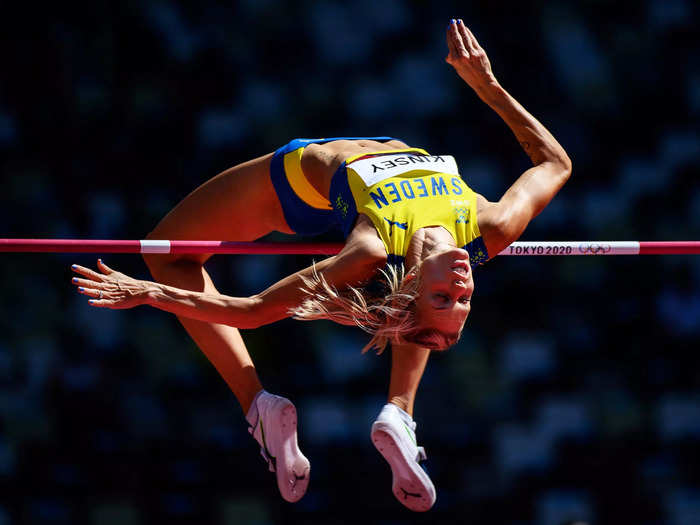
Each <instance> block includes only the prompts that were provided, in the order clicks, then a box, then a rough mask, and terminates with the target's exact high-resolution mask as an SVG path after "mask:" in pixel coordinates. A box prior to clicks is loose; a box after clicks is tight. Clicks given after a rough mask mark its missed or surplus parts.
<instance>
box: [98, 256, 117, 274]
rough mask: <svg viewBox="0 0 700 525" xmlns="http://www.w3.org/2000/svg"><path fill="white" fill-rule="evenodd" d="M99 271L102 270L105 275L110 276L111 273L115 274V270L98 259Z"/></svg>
mask: <svg viewBox="0 0 700 525" xmlns="http://www.w3.org/2000/svg"><path fill="white" fill-rule="evenodd" d="M97 269H98V270H100V271H101V272H102V273H104V274H105V275H109V274H110V273H114V270H112V269H111V268H110V267H109V266H107V265H106V264H105V263H103V262H102V259H97Z"/></svg>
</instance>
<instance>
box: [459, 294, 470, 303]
mask: <svg viewBox="0 0 700 525" xmlns="http://www.w3.org/2000/svg"><path fill="white" fill-rule="evenodd" d="M469 301H471V297H467V296H466V295H463V296H462V297H460V298H459V302H460V303H462V304H467V303H468V302H469Z"/></svg>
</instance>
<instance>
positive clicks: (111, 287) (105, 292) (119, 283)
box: [71, 259, 149, 309]
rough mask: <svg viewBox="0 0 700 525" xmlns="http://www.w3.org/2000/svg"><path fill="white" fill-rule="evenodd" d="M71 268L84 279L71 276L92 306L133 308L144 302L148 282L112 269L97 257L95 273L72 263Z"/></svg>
mask: <svg viewBox="0 0 700 525" xmlns="http://www.w3.org/2000/svg"><path fill="white" fill-rule="evenodd" d="M71 269H72V270H73V271H74V272H75V273H78V274H80V275H82V276H83V277H85V279H79V278H78V277H74V278H73V281H72V282H73V284H75V285H76V286H78V292H79V293H81V294H83V295H87V296H88V297H90V298H91V299H90V300H89V301H88V302H89V303H90V304H91V305H92V306H99V307H104V308H119V309H121V308H133V307H134V306H138V305H140V304H145V303H146V298H147V292H148V284H149V283H148V282H147V281H139V280H137V279H134V278H132V277H129V276H128V275H125V274H123V273H120V272H117V271H114V270H112V269H111V268H110V267H109V266H107V265H106V264H105V263H103V262H102V259H97V269H98V270H99V271H100V272H101V273H97V272H95V271H93V270H91V269H89V268H85V267H83V266H79V265H77V264H74V265H73V266H71Z"/></svg>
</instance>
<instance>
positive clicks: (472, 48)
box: [447, 20, 571, 256]
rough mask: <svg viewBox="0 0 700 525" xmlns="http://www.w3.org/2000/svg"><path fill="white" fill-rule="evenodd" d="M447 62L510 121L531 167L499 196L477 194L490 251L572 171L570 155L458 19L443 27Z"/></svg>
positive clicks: (517, 230) (518, 229)
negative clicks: (511, 88) (499, 78)
mask: <svg viewBox="0 0 700 525" xmlns="http://www.w3.org/2000/svg"><path fill="white" fill-rule="evenodd" d="M447 45H448V48H449V54H448V56H447V62H448V63H449V64H450V65H452V66H453V67H454V68H455V70H456V71H457V73H458V74H459V76H460V77H462V79H463V80H464V81H465V82H466V83H467V84H468V85H469V86H470V87H471V88H472V89H473V90H474V92H475V93H476V94H477V95H478V96H479V98H480V99H481V100H482V101H483V102H485V103H486V104H487V105H488V106H489V107H490V108H491V109H493V110H494V111H495V112H496V113H498V115H499V116H500V117H501V118H502V119H503V121H504V122H505V123H506V124H507V125H508V127H509V128H510V129H511V131H512V132H513V134H514V135H515V136H516V138H517V139H518V142H519V143H520V145H521V146H522V148H523V150H524V151H525V153H527V154H528V155H529V157H530V159H531V160H532V163H533V165H534V166H533V167H532V168H530V169H529V170H527V171H526V172H525V173H523V174H522V175H521V176H520V177H519V178H518V179H517V180H516V181H515V183H514V184H513V185H512V186H511V187H510V188H509V189H508V190H507V191H506V192H505V193H504V194H503V197H501V199H500V200H499V201H498V202H488V201H486V200H485V199H483V200H482V199H479V200H480V206H479V208H480V209H479V214H478V217H479V218H478V220H479V229H480V230H481V234H482V237H483V239H484V243H485V244H486V249H487V250H488V252H489V254H490V255H491V256H495V255H498V253H499V252H500V251H501V250H503V249H504V248H506V247H507V246H508V245H509V244H511V243H512V242H513V241H515V240H517V239H518V237H520V235H521V234H522V232H523V231H524V230H525V228H526V227H527V225H528V224H529V223H530V221H531V220H532V219H533V218H535V217H536V216H537V215H538V214H539V213H540V212H541V211H542V210H543V209H544V208H545V206H546V205H547V204H549V201H551V200H552V198H553V197H554V195H556V194H557V192H558V191H559V190H560V189H561V188H562V186H563V185H564V184H565V183H566V181H567V180H568V179H569V177H570V175H571V160H570V159H569V157H568V155H567V154H566V151H564V148H562V146H561V145H560V144H559V142H557V140H556V139H555V138H554V136H553V135H552V134H551V133H550V132H549V131H548V130H547V128H545V127H544V126H543V125H542V124H541V123H540V122H539V121H538V120H537V119H536V118H535V117H533V116H532V115H531V114H530V113H529V112H528V111H527V110H526V109H525V108H524V107H523V106H522V105H520V103H518V101H517V100H515V99H514V98H513V97H512V96H511V95H510V94H509V93H508V92H507V91H506V90H505V89H504V88H503V87H502V86H501V85H500V84H499V82H498V81H497V80H496V77H495V76H494V74H493V72H492V70H491V64H490V62H489V59H488V57H487V56H486V52H485V51H484V50H483V49H482V47H481V46H480V45H479V42H477V40H476V38H475V37H474V35H473V34H472V32H471V31H470V30H469V29H468V28H467V27H466V26H465V25H464V24H463V23H462V21H461V20H459V21H457V22H453V23H452V24H450V26H449V27H448V29H447Z"/></svg>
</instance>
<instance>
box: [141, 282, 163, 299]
mask: <svg viewBox="0 0 700 525" xmlns="http://www.w3.org/2000/svg"><path fill="white" fill-rule="evenodd" d="M141 282H142V284H143V289H142V290H141V291H140V292H139V300H140V302H141V304H149V305H153V304H156V303H157V302H158V296H159V295H160V291H161V286H160V284H158V283H153V282H148V281H141Z"/></svg>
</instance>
